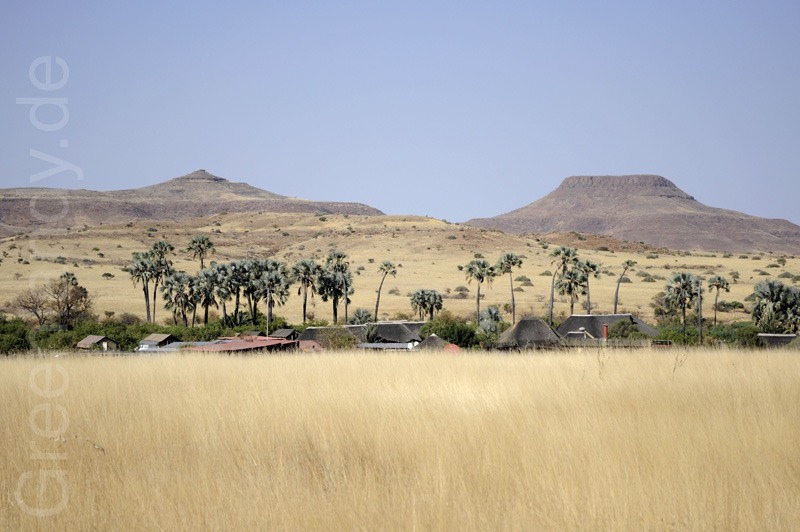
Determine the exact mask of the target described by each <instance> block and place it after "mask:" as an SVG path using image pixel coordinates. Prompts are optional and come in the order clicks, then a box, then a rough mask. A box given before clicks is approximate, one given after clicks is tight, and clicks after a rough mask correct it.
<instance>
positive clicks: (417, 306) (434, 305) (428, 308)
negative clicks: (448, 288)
mask: <svg viewBox="0 0 800 532" xmlns="http://www.w3.org/2000/svg"><path fill="white" fill-rule="evenodd" d="M442 306H443V299H442V296H441V294H439V292H437V291H436V290H428V289H427V288H420V289H419V290H417V291H416V292H414V293H413V294H411V310H413V311H414V312H416V313H417V314H419V317H420V319H423V316H424V315H426V314H427V315H428V319H430V320H432V319H433V315H434V313H435V312H438V311H440V310H442Z"/></svg>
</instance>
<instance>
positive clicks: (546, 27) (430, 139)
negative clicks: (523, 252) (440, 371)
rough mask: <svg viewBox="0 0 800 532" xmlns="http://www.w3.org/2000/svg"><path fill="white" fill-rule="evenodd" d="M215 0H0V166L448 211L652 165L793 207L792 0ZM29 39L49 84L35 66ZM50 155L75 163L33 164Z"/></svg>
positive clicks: (718, 197)
mask: <svg viewBox="0 0 800 532" xmlns="http://www.w3.org/2000/svg"><path fill="white" fill-rule="evenodd" d="M226 4H230V5H225V6H224V7H223V3H222V2H219V3H218V2H208V1H195V2H182V3H178V2H151V1H141V2H107V1H104V2H99V1H97V2H55V1H36V2H33V1H30V0H11V1H5V2H3V4H2V7H0V43H2V46H0V73H1V74H2V78H1V79H2V84H0V101H1V102H2V103H1V104H0V121H1V122H0V123H2V128H1V129H0V165H2V166H0V185H1V186H3V187H21V186H31V185H37V186H49V187H67V188H88V189H95V190H112V189H120V188H135V187H139V186H145V185H151V184H155V183H158V182H161V181H164V180H166V179H169V178H173V177H178V176H180V175H183V174H187V173H189V172H191V171H193V170H196V169H199V168H204V169H206V170H207V171H209V172H211V173H213V174H216V175H219V176H221V177H225V178H227V179H230V180H233V181H245V182H248V183H250V184H252V185H255V186H258V187H260V188H264V189H266V190H269V191H272V192H276V193H279V194H285V195H289V196H296V197H302V198H307V199H314V200H330V201H357V202H362V203H367V204H369V205H372V206H374V207H377V208H379V209H381V210H382V211H384V212H386V213H390V214H420V215H429V216H434V217H436V218H443V219H447V220H450V221H456V222H458V221H465V220H467V219H469V218H473V217H486V216H494V215H497V214H501V213H504V212H507V211H509V210H512V209H515V208H518V207H521V206H524V205H526V204H528V203H530V202H531V201H534V200H536V199H539V198H540V197H542V196H544V195H545V194H547V193H548V192H550V191H551V190H553V189H554V188H556V187H557V186H558V184H559V183H560V182H561V181H562V179H563V178H565V177H567V176H570V175H583V174H592V175H608V174H624V173H653V174H659V175H662V176H664V177H667V178H668V179H671V180H672V181H673V182H675V184H676V185H678V186H679V187H680V188H682V189H683V190H685V191H686V192H688V193H689V194H692V195H694V196H695V197H696V198H697V199H698V200H700V201H702V202H704V203H706V204H709V205H712V206H715V207H724V208H729V209H734V210H739V211H743V212H747V213H749V214H754V215H758V216H767V217H775V218H786V219H789V220H791V221H793V222H795V223H800V211H798V208H797V205H798V193H799V192H800V30H798V28H799V27H800V2H797V1H796V0H791V1H785V2H778V1H768V0H767V1H759V2H755V1H734V0H726V1H691V2H683V1H670V2H666V1H662V2H653V1H648V0H636V1H630V2H623V1H607V2H599V1H596V2H572V1H563V2H562V1H558V2H554V1H545V2H535V1H519V2H512V1H498V2H471V1H415V0H404V1H402V2H378V1H369V2H368V1H328V2H306V1H302V0H296V1H283V2H269V1H265V2H251V3H250V2H248V3H241V2H240V3H226ZM41 56H51V57H53V66H52V69H51V80H50V82H51V84H52V85H58V82H59V81H63V72H62V71H61V67H60V66H59V65H58V64H57V63H56V62H55V57H56V56H57V57H60V58H62V59H63V61H64V62H65V64H66V65H67V67H68V69H69V77H68V78H67V79H66V83H64V84H63V86H62V87H58V88H55V89H54V90H42V89H41V88H39V87H37V86H35V85H34V84H33V83H32V82H31V80H30V78H29V70H30V66H31V64H32V63H33V62H34V61H35V60H36V59H37V58H38V57H41ZM44 73H45V65H44V64H42V65H40V66H39V67H38V69H36V75H37V76H38V79H39V80H40V81H39V85H40V86H44V85H43V84H42V83H43V81H42V80H44V79H45V78H44V75H45V74H44ZM51 88H52V87H51ZM20 98H22V99H23V102H22V103H17V101H18V99H20ZM26 98H50V99H51V100H48V101H49V102H54V103H47V104H45V103H44V100H36V101H37V102H39V103H40V104H41V105H39V107H38V109H35V114H34V118H36V119H37V120H39V123H40V126H42V125H44V126H46V125H48V124H49V125H50V127H51V128H52V129H55V130H54V131H44V130H42V129H40V128H37V127H36V125H35V124H34V123H33V122H32V120H31V115H30V113H31V109H32V108H33V106H34V104H32V103H30V102H31V100H25V99H26ZM58 98H66V101H64V100H57V99H58ZM53 99H55V100H53ZM25 102H28V103H25ZM59 102H60V103H59ZM60 105H64V106H65V107H66V108H67V109H68V111H69V116H68V117H65V116H64V115H63V111H62V109H63V108H62V107H60ZM65 119H66V121H65ZM62 146H63V147H62ZM31 150H35V152H36V153H37V154H39V155H38V156H32V155H31ZM47 157H50V159H47ZM53 158H58V159H60V160H63V161H65V162H68V163H70V164H72V165H74V167H72V170H65V171H62V172H59V173H54V175H51V176H48V177H44V176H43V174H42V172H46V171H47V170H48V169H50V168H53V167H54V165H55V164H56V163H54V162H53V161H54V160H55V159H53ZM75 168H79V169H80V171H81V172H82V174H83V179H82V180H80V181H79V180H78V179H77V178H76V172H75V171H73V170H75ZM33 181H35V182H33ZM565 215H566V216H568V215H569V214H568V213H566V214H565Z"/></svg>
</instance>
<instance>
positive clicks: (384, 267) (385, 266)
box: [375, 260, 397, 321]
mask: <svg viewBox="0 0 800 532" xmlns="http://www.w3.org/2000/svg"><path fill="white" fill-rule="evenodd" d="M378 273H380V274H381V283H380V284H379V285H378V297H377V298H375V321H378V306H379V305H380V303H381V290H382V289H383V282H384V281H385V280H386V276H387V275H391V276H392V277H397V266H395V265H394V263H393V262H391V261H388V260H385V261H383V263H382V264H381V265H380V267H379V268H378Z"/></svg>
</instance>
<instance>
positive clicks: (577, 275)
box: [556, 268, 588, 316]
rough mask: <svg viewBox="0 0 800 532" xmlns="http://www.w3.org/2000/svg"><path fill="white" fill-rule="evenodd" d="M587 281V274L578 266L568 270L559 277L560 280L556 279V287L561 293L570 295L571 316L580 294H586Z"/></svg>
mask: <svg viewBox="0 0 800 532" xmlns="http://www.w3.org/2000/svg"><path fill="white" fill-rule="evenodd" d="M587 283H588V278H587V277H586V274H584V273H583V272H582V271H581V270H579V269H578V268H572V269H571V270H567V271H566V272H565V273H564V274H563V275H561V276H560V277H559V278H558V281H556V289H558V293H559V295H562V296H563V295H568V296H569V314H570V316H572V315H573V314H574V311H575V301H577V300H578V296H581V295H584V294H586V285H587Z"/></svg>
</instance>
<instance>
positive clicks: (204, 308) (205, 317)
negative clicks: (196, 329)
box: [203, 302, 208, 327]
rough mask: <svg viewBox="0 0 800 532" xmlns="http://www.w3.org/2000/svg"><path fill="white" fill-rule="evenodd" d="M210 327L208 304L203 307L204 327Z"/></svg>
mask: <svg viewBox="0 0 800 532" xmlns="http://www.w3.org/2000/svg"><path fill="white" fill-rule="evenodd" d="M206 325H208V303H207V302H206V303H205V304H204V305H203V327H205V326H206Z"/></svg>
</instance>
